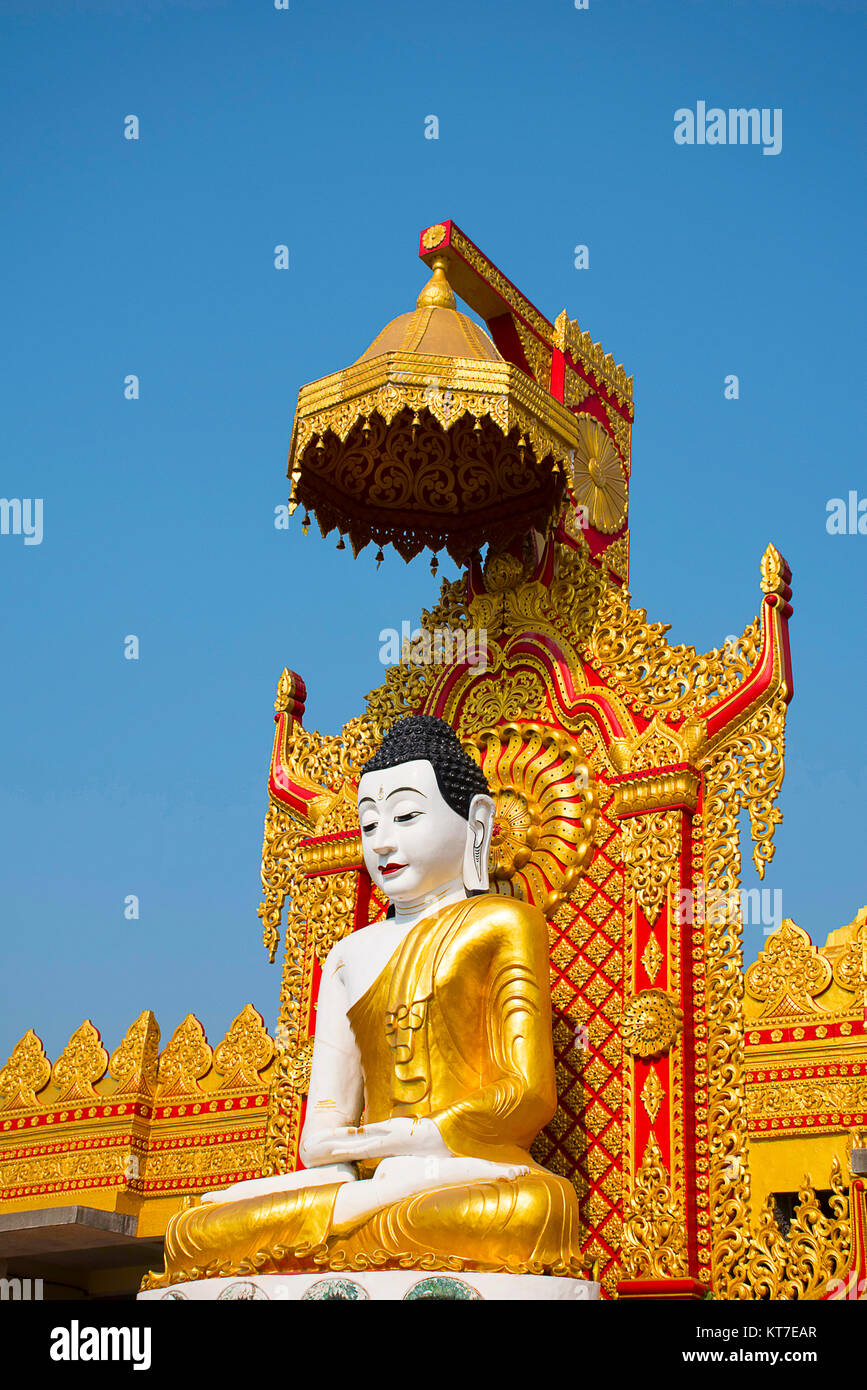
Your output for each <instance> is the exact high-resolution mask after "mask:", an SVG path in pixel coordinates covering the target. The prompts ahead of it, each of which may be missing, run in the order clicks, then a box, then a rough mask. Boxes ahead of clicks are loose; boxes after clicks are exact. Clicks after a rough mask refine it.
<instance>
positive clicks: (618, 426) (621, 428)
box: [605, 405, 632, 478]
mask: <svg viewBox="0 0 867 1390" xmlns="http://www.w3.org/2000/svg"><path fill="white" fill-rule="evenodd" d="M605 414H606V416H607V418H608V424H609V427H610V429H611V433H612V434H613V435H614V440H615V443H616V444H617V447H618V449H619V450H620V453H621V456H622V458H623V466H624V468H625V469H626V476H627V478H628V477H629V471H630V466H631V459H632V425H631V424H630V422H629V421H628V420H624V418H623V416H622V415H621V414H620V413H619V411H617V410H615V409H614V408H613V407H612V406H610V405H606V406H605Z"/></svg>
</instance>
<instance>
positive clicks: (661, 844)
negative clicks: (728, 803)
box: [623, 811, 681, 926]
mask: <svg viewBox="0 0 867 1390" xmlns="http://www.w3.org/2000/svg"><path fill="white" fill-rule="evenodd" d="M680 821H681V814H680V812H679V811H659V812H657V813H656V814H651V815H646V816H634V817H632V818H630V819H629V820H627V821H625V822H624V832H623V852H624V862H625V864H626V867H627V872H628V875H629V881H630V883H631V884H632V888H633V890H634V892H635V898H636V902H637V903H638V905H639V907H640V908H641V910H642V912H643V913H644V915H645V917H646V918H647V920H648V922H649V923H650V925H651V926H653V924H654V923H655V922H656V919H657V918H658V916H659V913H660V910H661V908H662V905H663V903H664V901H665V896H666V892H667V890H668V885H669V883H670V881H671V876H672V873H673V872H674V868H675V865H676V863H677V860H678V856H679V854H680V836H681V829H680Z"/></svg>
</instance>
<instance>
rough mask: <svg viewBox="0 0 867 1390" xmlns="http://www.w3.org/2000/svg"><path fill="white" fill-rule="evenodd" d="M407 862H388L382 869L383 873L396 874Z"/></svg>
mask: <svg viewBox="0 0 867 1390" xmlns="http://www.w3.org/2000/svg"><path fill="white" fill-rule="evenodd" d="M405 868H406V865H405V864H386V866H385V868H384V869H380V873H382V874H396V873H397V871H398V869H405Z"/></svg>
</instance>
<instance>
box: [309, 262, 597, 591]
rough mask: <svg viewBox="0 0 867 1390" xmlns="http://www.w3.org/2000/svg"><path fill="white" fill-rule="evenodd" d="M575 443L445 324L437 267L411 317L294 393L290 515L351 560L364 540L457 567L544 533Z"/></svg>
mask: <svg viewBox="0 0 867 1390" xmlns="http://www.w3.org/2000/svg"><path fill="white" fill-rule="evenodd" d="M577 442H578V440H577V434H576V426H575V420H574V417H573V416H572V415H571V413H570V412H569V411H568V410H567V409H566V407H565V406H563V405H562V404H561V403H560V402H559V401H557V400H555V399H554V397H553V396H552V395H551V394H550V393H549V392H548V391H546V390H544V389H543V388H542V387H541V386H539V385H538V384H537V383H536V382H535V381H534V380H533V379H532V378H531V377H529V376H528V375H527V374H526V373H525V372H523V371H521V369H520V368H518V367H516V366H513V365H512V363H510V362H507V361H506V360H505V359H504V358H503V357H502V356H501V355H500V353H499V352H498V351H497V349H496V347H495V346H494V344H493V342H492V341H491V339H490V338H489V337H488V335H487V333H485V332H484V330H483V329H482V328H480V327H479V326H478V325H477V324H476V323H475V322H474V321H473V320H472V319H471V318H469V317H468V316H467V315H466V314H461V313H459V312H458V311H457V309H456V307H455V296H454V293H453V291H452V289H451V286H450V285H449V283H448V280H447V278H446V263H445V261H444V260H442V259H439V260H436V261H435V262H434V265H433V274H432V276H431V278H430V280H429V281H428V283H427V284H426V285H425V287H424V289H423V290H422V292H421V294H420V295H419V297H418V301H417V304H416V307H415V309H414V310H413V311H412V312H411V313H407V314H401V315H400V316H399V317H398V318H396V319H394V320H393V321H392V322H391V323H389V324H388V325H387V326H386V327H385V328H384V329H383V330H382V332H381V333H380V334H379V335H378V336H377V337H376V338H375V339H374V341H373V342H372V343H371V345H370V347H369V348H368V349H367V351H366V352H365V353H363V354H362V356H361V357H360V358H359V359H358V361H357V362H355V363H354V364H353V365H352V366H351V367H347V368H346V369H345V370H344V371H341V372H333V373H332V374H331V375H330V376H326V377H322V378H320V380H319V381H314V382H312V383H311V384H310V385H309V386H304V387H302V389H301V391H300V392H299V396H298V408H297V411H296V415H295V425H294V429H293V432H292V443H291V445H290V451H289V476H290V478H291V480H292V491H291V495H290V509H291V510H292V511H294V510H295V509H296V508H297V507H299V506H301V507H304V508H305V509H306V510H307V511H309V512H312V513H313V515H314V516H315V517H316V520H317V522H318V523H319V527H320V530H321V531H322V534H323V536H325V535H327V534H328V533H329V532H330V531H332V530H334V529H335V528H336V529H337V530H338V531H339V532H340V535H341V537H342V536H343V535H346V536H347V537H348V538H349V541H350V544H351V545H352V549H353V551H354V553H355V554H358V552H359V551H360V550H361V549H362V548H363V547H364V546H365V545H368V544H369V543H370V542H371V541H373V542H375V543H376V544H378V545H379V546H383V545H387V544H391V545H394V547H395V548H396V550H397V551H398V552H399V553H400V554H401V555H402V556H403V558H404V559H405V560H410V559H412V557H413V556H414V555H417V554H418V553H419V551H421V550H423V549H425V548H429V549H430V550H432V551H437V550H440V549H442V548H443V547H445V548H446V549H447V550H448V552H449V554H450V555H451V556H452V558H453V559H454V560H455V561H456V562H457V563H458V564H462V563H463V562H464V561H465V560H466V559H467V558H468V556H469V555H471V554H472V553H473V552H474V551H476V550H478V549H480V548H481V547H482V546H483V545H485V544H488V543H490V544H492V545H493V546H495V547H496V548H497V549H502V548H505V547H506V546H508V545H509V544H510V543H511V542H512V541H514V540H515V539H516V538H518V537H520V536H522V535H524V534H525V533H526V532H527V531H529V530H530V528H531V527H536V528H537V529H539V530H543V531H544V530H545V528H546V526H547V524H548V521H549V519H550V518H551V517H552V516H554V515H555V514H556V512H557V509H558V505H559V501H560V498H561V495H562V489H563V470H564V468H565V465H566V464H567V462H568V460H569V458H570V455H571V454H572V451H573V450H574V448H575V446H576V444H577Z"/></svg>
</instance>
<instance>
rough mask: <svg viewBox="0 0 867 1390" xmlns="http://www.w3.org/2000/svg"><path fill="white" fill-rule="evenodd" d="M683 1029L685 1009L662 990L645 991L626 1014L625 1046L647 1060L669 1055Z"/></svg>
mask: <svg viewBox="0 0 867 1390" xmlns="http://www.w3.org/2000/svg"><path fill="white" fill-rule="evenodd" d="M682 1027H683V1010H682V1009H681V1008H680V1006H679V1005H678V1004H677V1002H676V1000H674V999H673V998H672V996H671V995H670V994H666V992H665V990H662V989H643V990H641V992H640V993H639V994H636V995H635V996H634V997H633V998H632V999H630V1001H629V1003H628V1004H627V1005H626V1008H625V1010H624V1013H623V1022H622V1024H621V1033H622V1036H623V1045H624V1047H625V1048H627V1049H628V1051H629V1052H631V1053H632V1054H633V1055H634V1056H636V1057H641V1058H642V1060H644V1061H647V1060H648V1059H649V1058H651V1057H659V1056H661V1055H662V1053H663V1052H667V1051H668V1050H669V1048H670V1047H671V1045H672V1043H673V1042H674V1040H675V1038H676V1037H677V1035H678V1033H679V1032H680V1030H681V1028H682Z"/></svg>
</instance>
